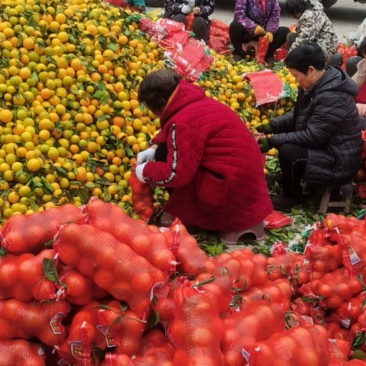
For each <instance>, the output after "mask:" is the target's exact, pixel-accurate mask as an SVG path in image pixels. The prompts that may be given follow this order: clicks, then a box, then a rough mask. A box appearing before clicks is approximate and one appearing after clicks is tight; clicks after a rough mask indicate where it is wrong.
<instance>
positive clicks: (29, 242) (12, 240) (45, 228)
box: [0, 204, 85, 254]
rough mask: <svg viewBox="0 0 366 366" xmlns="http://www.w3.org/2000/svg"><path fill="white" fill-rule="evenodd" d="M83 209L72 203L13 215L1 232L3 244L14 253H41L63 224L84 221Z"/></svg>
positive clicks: (9, 251)
mask: <svg viewBox="0 0 366 366" xmlns="http://www.w3.org/2000/svg"><path fill="white" fill-rule="evenodd" d="M84 220H85V217H84V214H83V213H82V211H81V210H80V209H79V208H77V207H76V206H74V205H72V204H67V205H63V206H59V207H53V208H50V209H48V210H46V211H42V212H36V213H33V214H31V215H15V216H11V217H10V218H9V219H8V220H7V221H6V222H5V224H4V226H3V228H2V229H1V232H0V238H1V246H2V247H3V248H4V249H5V250H6V251H7V252H8V253H13V254H23V253H34V254H36V253H39V252H40V251H41V250H42V249H44V248H45V244H46V243H47V242H49V241H50V240H52V239H53V238H54V236H55V235H56V233H57V231H58V229H59V227H60V226H61V225H64V224H67V223H68V222H75V223H82V222H84Z"/></svg>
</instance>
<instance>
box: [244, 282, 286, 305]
mask: <svg viewBox="0 0 366 366" xmlns="http://www.w3.org/2000/svg"><path fill="white" fill-rule="evenodd" d="M240 295H241V297H242V299H243V301H244V303H246V302H253V301H261V300H262V299H265V300H267V301H268V302H271V303H275V304H280V305H281V306H282V307H283V308H284V309H285V310H289V309H290V298H291V295H292V286H291V284H290V281H289V280H288V279H287V278H279V279H277V280H274V281H271V280H268V281H267V282H266V283H264V284H263V285H260V286H253V287H251V288H250V289H249V290H245V291H242V292H240Z"/></svg>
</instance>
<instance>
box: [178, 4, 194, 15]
mask: <svg viewBox="0 0 366 366" xmlns="http://www.w3.org/2000/svg"><path fill="white" fill-rule="evenodd" d="M180 10H181V12H182V13H183V14H189V13H190V12H191V11H192V9H191V8H190V7H189V6H188V5H186V4H183V5H182V7H181V8H180Z"/></svg>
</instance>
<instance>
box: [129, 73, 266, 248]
mask: <svg viewBox="0 0 366 366" xmlns="http://www.w3.org/2000/svg"><path fill="white" fill-rule="evenodd" d="M138 99H139V101H140V103H144V104H145V105H146V106H147V107H148V108H149V109H150V110H151V111H152V112H153V113H154V114H155V115H156V116H159V117H160V124H161V131H160V132H159V134H158V135H157V136H156V137H154V139H153V140H152V146H151V147H150V148H148V149H147V150H145V151H142V152H140V153H138V154H137V159H136V163H137V166H136V175H137V177H138V179H140V180H141V181H142V182H145V183H148V184H150V185H152V186H159V187H165V188H166V189H167V190H168V191H169V199H168V201H167V202H166V203H165V205H164V206H163V211H164V212H165V213H166V216H168V217H169V215H170V217H171V221H173V219H174V218H178V219H179V220H180V221H181V222H182V223H183V224H184V225H186V226H187V227H191V228H192V227H195V228H200V229H205V230H209V231H215V232H219V233H220V238H221V240H222V241H223V242H225V243H227V244H236V242H237V240H238V239H239V238H240V237H241V236H242V235H244V234H246V233H252V234H254V235H255V236H256V239H257V240H262V239H263V238H264V229H263V220H264V219H265V217H266V216H267V215H269V214H270V213H271V212H272V205H271V201H270V198H269V194H268V190H267V186H266V182H265V179H264V174H263V162H262V157H261V154H260V151H259V148H258V144H257V142H256V141H255V139H254V137H253V135H252V134H251V133H250V131H249V129H248V128H247V127H246V125H245V124H244V123H243V121H242V120H241V119H240V118H239V117H238V115H237V114H236V113H235V112H234V111H232V110H231V109H230V108H229V107H228V106H226V105H224V104H222V103H220V102H218V101H216V100H214V99H212V98H209V97H207V96H206V95H205V91H204V90H203V89H202V88H200V87H198V86H196V85H194V84H191V83H189V82H188V81H186V80H185V79H183V78H182V77H181V76H180V75H178V74H177V73H176V72H174V71H173V70H170V69H165V70H159V71H154V72H151V73H150V74H149V75H147V76H146V77H145V78H144V79H143V80H142V82H141V83H140V85H139V88H138ZM170 223H171V222H170ZM165 225H166V226H168V225H169V222H168V223H167V222H166V223H165Z"/></svg>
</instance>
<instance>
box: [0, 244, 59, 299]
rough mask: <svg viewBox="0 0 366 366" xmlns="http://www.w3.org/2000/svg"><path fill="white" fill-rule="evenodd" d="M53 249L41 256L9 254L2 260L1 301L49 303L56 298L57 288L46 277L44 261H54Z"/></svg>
mask: <svg viewBox="0 0 366 366" xmlns="http://www.w3.org/2000/svg"><path fill="white" fill-rule="evenodd" d="M54 256H55V251H54V250H53V249H45V250H42V251H41V252H40V253H39V254H37V255H33V254H30V253H25V254H22V255H19V256H17V255H13V254H7V255H6V256H5V257H3V258H0V299H2V300H4V299H9V298H15V299H17V300H20V301H30V300H34V299H36V300H39V301H47V300H51V299H55V298H56V286H55V284H54V283H53V282H51V281H50V280H49V279H47V278H46V277H45V275H44V271H43V269H44V264H43V261H44V259H50V260H52V259H53V258H54Z"/></svg>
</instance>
